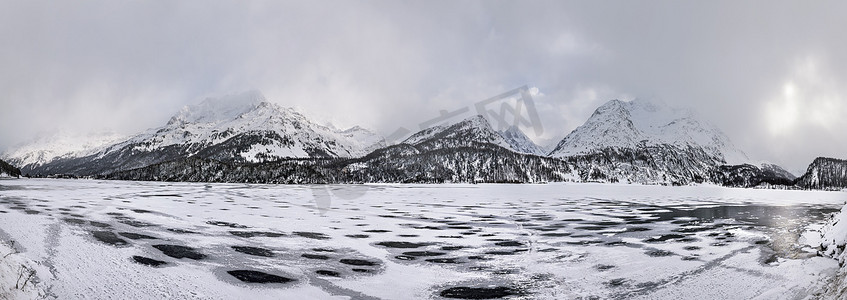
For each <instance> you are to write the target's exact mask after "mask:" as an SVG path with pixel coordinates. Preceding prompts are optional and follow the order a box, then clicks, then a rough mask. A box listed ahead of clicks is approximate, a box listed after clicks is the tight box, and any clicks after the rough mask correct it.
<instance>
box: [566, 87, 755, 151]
mask: <svg viewBox="0 0 847 300" xmlns="http://www.w3.org/2000/svg"><path fill="white" fill-rule="evenodd" d="M657 145H673V146H676V147H678V148H683V149H685V148H688V147H695V148H701V149H703V150H704V151H705V152H706V153H708V154H711V155H713V156H714V157H715V158H719V159H720V160H723V161H725V162H726V163H727V164H740V163H744V162H746V161H747V160H748V159H747V155H746V154H744V152H743V151H741V150H739V149H737V148H736V147H735V146H734V145H733V144H732V142H731V141H730V140H729V138H727V137H726V135H725V134H724V133H723V132H721V130H720V129H718V128H717V127H716V126H714V125H712V124H710V123H708V122H706V121H703V120H700V119H698V118H697V116H696V115H695V114H694V113H692V112H691V111H688V110H685V109H677V108H672V107H669V106H667V105H664V104H661V103H654V102H650V101H646V100H640V99H637V100H633V101H630V102H625V101H620V100H612V101H609V102H607V103H606V104H604V105H602V106H600V107H599V108H597V110H596V111H595V112H594V114H592V115H591V117H590V118H589V119H588V120H587V121H586V122H585V124H583V125H582V126H579V127H578V128H577V129H576V130H574V131H573V132H571V133H570V134H568V135H567V136H566V137H565V138H564V139H563V140H562V141H561V142H559V144H558V145H557V146H556V148H555V149H553V151H552V152H551V153H550V155H551V156H553V157H567V156H574V155H582V154H591V153H595V152H597V151H599V150H602V149H607V148H629V149H637V148H643V147H648V146H657Z"/></svg>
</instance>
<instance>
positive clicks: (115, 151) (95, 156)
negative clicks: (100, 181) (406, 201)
mask: <svg viewBox="0 0 847 300" xmlns="http://www.w3.org/2000/svg"><path fill="white" fill-rule="evenodd" d="M384 145H385V143H384V141H383V140H382V138H381V137H379V136H378V135H376V134H374V133H372V132H370V131H367V130H365V129H362V128H359V127H354V128H351V129H348V130H337V129H334V128H330V127H327V126H323V125H319V124H317V123H315V122H313V121H311V120H309V119H308V118H306V117H305V116H303V115H302V114H300V113H298V112H296V111H294V110H293V109H291V108H283V107H280V106H279V105H276V104H273V103H270V102H267V101H266V99H265V97H264V96H263V95H262V94H261V93H259V92H255V91H251V92H246V93H241V94H234V95H229V96H225V97H220V98H208V99H206V100H204V101H203V102H201V103H199V104H196V105H189V106H186V107H184V108H183V109H182V110H181V111H179V112H178V113H177V114H175V115H174V116H173V117H172V118H171V119H170V121H168V123H167V124H166V125H164V126H162V127H159V128H153V129H149V130H147V131H145V132H143V133H141V134H138V135H135V136H133V137H131V138H129V139H126V140H124V141H122V142H119V143H115V144H111V145H107V146H103V147H101V148H100V150H99V151H96V152H94V153H87V155H79V156H74V157H67V158H64V159H59V160H54V161H53V162H52V163H48V164H45V165H43V166H41V167H39V168H36V169H35V170H34V171H35V173H36V174H55V173H74V174H78V175H93V174H106V173H109V172H114V171H118V170H127V169H133V168H139V167H144V166H147V165H151V164H156V163H159V162H164V161H169V160H177V159H182V158H186V157H195V156H196V157H199V158H210V159H215V160H219V161H223V162H240V163H258V162H264V161H272V160H279V159H285V158H334V157H357V156H362V155H364V154H365V153H367V152H368V151H370V150H372V149H375V148H379V147H382V146H384Z"/></svg>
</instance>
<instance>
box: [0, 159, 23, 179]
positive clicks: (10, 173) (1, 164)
mask: <svg viewBox="0 0 847 300" xmlns="http://www.w3.org/2000/svg"><path fill="white" fill-rule="evenodd" d="M20 176H21V170H20V169H18V168H15V167H14V166H12V165H10V164H8V163H7V162H5V161H3V160H0V177H20Z"/></svg>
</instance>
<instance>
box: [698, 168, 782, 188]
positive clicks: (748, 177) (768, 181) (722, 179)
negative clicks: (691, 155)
mask: <svg viewBox="0 0 847 300" xmlns="http://www.w3.org/2000/svg"><path fill="white" fill-rule="evenodd" d="M711 176H712V179H713V182H714V183H717V184H720V185H723V186H731V187H744V188H749V187H757V186H762V185H769V186H783V187H791V186H793V185H794V181H795V179H796V178H797V177H796V176H794V174H791V172H788V171H786V170H785V169H783V168H782V167H780V166H778V165H774V164H767V163H764V164H762V165H761V166H754V165H752V164H741V165H731V166H730V165H724V166H718V167H717V168H715V170H714V172H713V173H712V175H711Z"/></svg>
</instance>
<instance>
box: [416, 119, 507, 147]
mask: <svg viewBox="0 0 847 300" xmlns="http://www.w3.org/2000/svg"><path fill="white" fill-rule="evenodd" d="M484 143H489V144H494V145H498V146H500V147H504V148H507V149H511V145H510V144H509V143H508V142H506V140H505V139H504V138H503V136H501V135H500V133H499V132H497V131H495V130H494V129H493V128H492V127H491V124H490V123H489V122H488V120H486V119H485V118H484V117H483V116H480V115H477V116H473V117H470V118H467V119H464V120H462V121H460V122H458V123H456V124H453V125H440V126H433V127H430V128H427V129H424V130H421V131H419V132H417V133H415V134H413V135H412V136H410V137H409V138H407V139H406V140H404V141H403V142H402V144H409V145H414V146H417V147H419V148H423V149H426V150H432V149H441V148H456V147H472V146H474V145H477V144H484Z"/></svg>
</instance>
